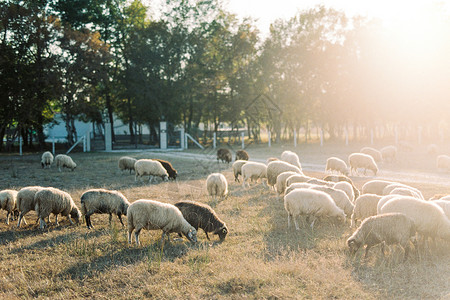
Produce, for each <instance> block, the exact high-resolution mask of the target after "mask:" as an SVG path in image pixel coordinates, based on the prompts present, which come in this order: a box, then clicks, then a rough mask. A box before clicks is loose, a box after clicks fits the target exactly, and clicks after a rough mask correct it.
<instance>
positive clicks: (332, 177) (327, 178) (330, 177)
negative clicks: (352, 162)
mask: <svg viewBox="0 0 450 300" xmlns="http://www.w3.org/2000/svg"><path fill="white" fill-rule="evenodd" d="M323 180H325V181H331V182H336V183H338V182H342V181H345V182H348V183H350V185H351V186H352V189H353V195H354V197H353V199H350V200H351V201H352V202H353V201H354V199H356V198H358V197H359V194H360V192H359V190H358V188H356V186H355V184H354V183H353V180H351V179H350V178H349V177H347V176H345V175H327V176H325V177H324V178H323ZM335 186H336V185H335ZM347 195H349V193H347ZM349 197H350V196H349Z"/></svg>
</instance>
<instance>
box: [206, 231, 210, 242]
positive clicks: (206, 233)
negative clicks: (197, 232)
mask: <svg viewBox="0 0 450 300" xmlns="http://www.w3.org/2000/svg"><path fill="white" fill-rule="evenodd" d="M205 234H206V238H207V239H208V241H210V240H211V239H210V238H209V236H208V233H207V232H206V231H205Z"/></svg>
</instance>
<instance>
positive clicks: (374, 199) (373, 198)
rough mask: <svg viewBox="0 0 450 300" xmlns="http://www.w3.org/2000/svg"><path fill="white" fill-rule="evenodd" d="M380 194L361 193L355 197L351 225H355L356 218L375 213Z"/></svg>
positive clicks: (361, 218) (359, 218)
mask: <svg viewBox="0 0 450 300" xmlns="http://www.w3.org/2000/svg"><path fill="white" fill-rule="evenodd" d="M381 197H382V196H379V195H375V194H363V195H361V196H359V197H358V198H356V200H355V208H354V209H353V214H352V217H351V227H355V226H356V221H357V220H361V221H362V220H364V219H365V218H368V217H371V216H376V215H377V205H378V201H380V199H381Z"/></svg>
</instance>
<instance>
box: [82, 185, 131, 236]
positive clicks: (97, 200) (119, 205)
mask: <svg viewBox="0 0 450 300" xmlns="http://www.w3.org/2000/svg"><path fill="white" fill-rule="evenodd" d="M128 206H130V202H128V200H127V198H126V197H125V196H124V195H123V194H122V193H121V192H118V191H111V190H105V189H91V190H88V191H86V192H84V193H83V195H81V213H82V214H83V216H84V218H85V219H86V226H87V228H88V229H91V228H93V227H94V226H92V222H91V215H93V214H94V213H98V214H109V225H111V219H112V214H116V215H117V217H118V218H119V221H120V224H122V226H124V224H123V222H122V215H125V216H126V215H127V209H128Z"/></svg>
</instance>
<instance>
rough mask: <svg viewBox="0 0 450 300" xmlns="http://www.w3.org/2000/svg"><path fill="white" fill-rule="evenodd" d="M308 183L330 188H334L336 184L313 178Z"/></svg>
mask: <svg viewBox="0 0 450 300" xmlns="http://www.w3.org/2000/svg"><path fill="white" fill-rule="evenodd" d="M307 183H311V184H317V185H324V186H330V187H332V186H334V182H330V181H325V180H322V179H318V178H311V179H310V180H308V181H307Z"/></svg>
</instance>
